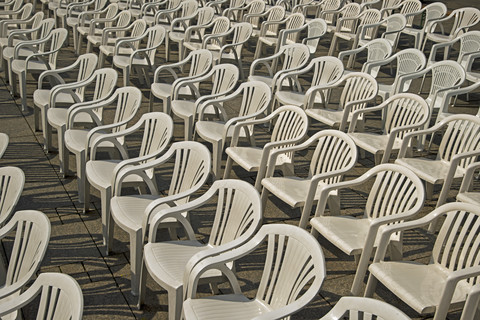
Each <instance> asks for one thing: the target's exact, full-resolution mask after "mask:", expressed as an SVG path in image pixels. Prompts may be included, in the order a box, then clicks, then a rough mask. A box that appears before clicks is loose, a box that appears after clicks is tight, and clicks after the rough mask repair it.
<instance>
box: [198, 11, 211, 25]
mask: <svg viewBox="0 0 480 320" xmlns="http://www.w3.org/2000/svg"><path fill="white" fill-rule="evenodd" d="M214 16H215V10H214V9H213V8H212V7H202V8H199V9H198V11H197V23H196V24H197V25H198V26H203V25H206V24H208V23H210V22H211V21H212V20H213V17H214Z"/></svg>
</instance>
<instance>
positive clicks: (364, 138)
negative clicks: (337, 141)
mask: <svg viewBox="0 0 480 320" xmlns="http://www.w3.org/2000/svg"><path fill="white" fill-rule="evenodd" d="M348 135H349V136H350V137H351V138H352V139H353V141H355V144H356V145H357V146H358V147H360V148H362V149H364V150H367V151H368V152H370V153H373V154H376V153H379V152H381V153H383V151H384V150H385V149H386V147H387V143H388V140H389V135H380V134H375V133H366V132H365V133H364V132H352V133H349V134H348ZM401 144H402V140H401V139H398V138H397V139H395V141H394V142H393V146H392V150H400V146H401Z"/></svg>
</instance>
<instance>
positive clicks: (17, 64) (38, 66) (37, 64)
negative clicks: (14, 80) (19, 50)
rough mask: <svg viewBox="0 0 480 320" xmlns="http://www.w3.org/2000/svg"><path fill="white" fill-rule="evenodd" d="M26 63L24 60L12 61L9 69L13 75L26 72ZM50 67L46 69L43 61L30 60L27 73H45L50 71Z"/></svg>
mask: <svg viewBox="0 0 480 320" xmlns="http://www.w3.org/2000/svg"><path fill="white" fill-rule="evenodd" d="M26 67H27V66H26V61H25V60H13V62H12V65H11V68H12V72H13V73H21V72H24V71H25V70H26ZM50 69H51V68H50V67H47V65H45V63H43V61H39V60H35V59H32V60H30V61H28V70H29V71H37V72H40V71H46V70H50Z"/></svg>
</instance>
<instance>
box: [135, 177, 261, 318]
mask: <svg viewBox="0 0 480 320" xmlns="http://www.w3.org/2000/svg"><path fill="white" fill-rule="evenodd" d="M212 200H215V201H216V209H215V208H212V207H211V201H212ZM202 208H203V209H207V210H208V211H209V212H212V213H214V220H213V225H212V229H211V233H210V234H209V237H208V242H207V243H202V242H199V241H198V240H197V239H196V238H195V233H194V231H193V230H194V229H193V227H192V226H191V225H190V224H189V222H188V221H186V220H184V218H183V216H184V214H185V212H188V215H189V216H191V215H194V214H195V210H198V209H202ZM172 217H178V219H179V220H183V221H185V222H184V223H185V224H186V225H185V226H184V229H185V233H186V234H187V237H188V239H187V240H182V241H178V240H176V239H172V240H173V241H161V242H158V241H156V234H157V229H158V226H159V225H160V226H161V225H162V221H163V220H165V219H171V218H172ZM261 221H262V205H261V202H260V196H259V194H258V192H257V191H256V190H255V188H253V187H252V185H250V184H248V183H247V182H245V181H241V180H219V181H216V182H214V183H213V185H212V187H211V188H210V189H209V190H208V191H207V192H206V193H205V194H203V195H202V196H201V197H200V198H198V199H195V200H194V201H192V202H189V203H186V204H183V205H179V206H177V207H173V208H168V209H164V210H162V211H160V212H158V213H157V214H156V215H155V216H153V218H152V222H151V225H150V230H149V232H148V234H149V241H148V243H147V244H146V245H145V248H144V259H145V261H144V268H143V270H142V286H141V289H140V301H139V305H141V304H142V303H143V301H142V300H143V299H144V295H145V289H146V288H145V282H146V277H147V272H148V274H150V276H151V277H152V278H153V279H154V280H155V281H156V282H157V283H158V284H160V285H161V286H162V287H163V288H165V289H166V290H167V292H168V317H169V319H180V315H181V311H182V303H183V294H184V292H183V289H184V288H183V277H184V272H185V271H187V270H188V271H189V270H191V269H193V268H194V267H195V266H196V265H198V264H199V263H200V262H202V261H203V260H205V259H206V258H208V257H209V256H211V255H217V254H219V253H221V252H225V251H229V250H230V249H234V248H235V247H238V246H239V245H241V244H242V243H243V242H245V241H246V240H248V239H249V238H251V237H252V236H253V235H254V233H255V231H256V230H257V229H258V228H259V227H260V225H261ZM225 280H226V279H224V277H222V273H221V272H219V271H217V272H209V273H206V274H203V276H202V278H201V281H202V282H210V283H216V282H224V281H225Z"/></svg>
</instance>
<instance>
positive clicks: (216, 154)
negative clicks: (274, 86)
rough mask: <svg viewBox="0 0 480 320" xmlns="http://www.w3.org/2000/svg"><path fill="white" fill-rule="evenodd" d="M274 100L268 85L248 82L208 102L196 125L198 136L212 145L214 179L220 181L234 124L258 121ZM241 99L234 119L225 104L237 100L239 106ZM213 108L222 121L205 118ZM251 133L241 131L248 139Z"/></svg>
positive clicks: (201, 110) (202, 106)
mask: <svg viewBox="0 0 480 320" xmlns="http://www.w3.org/2000/svg"><path fill="white" fill-rule="evenodd" d="M271 97H272V93H271V91H270V87H269V86H268V85H266V84H265V83H263V82H260V81H248V82H244V83H242V84H241V85H240V87H239V88H238V89H237V90H235V92H233V93H232V94H230V95H227V96H225V97H221V98H217V99H214V100H208V101H205V103H203V104H202V105H201V106H200V108H199V115H198V121H197V123H196V125H195V134H196V135H198V136H199V137H200V138H202V139H203V140H205V141H207V142H208V143H211V144H212V153H213V174H214V177H215V178H220V169H221V164H222V154H223V149H224V147H225V144H226V143H227V139H229V138H231V137H232V134H233V127H234V126H235V124H237V123H239V122H240V121H244V120H250V119H255V118H256V117H257V116H259V115H260V114H262V113H263V112H264V111H265V110H266V109H267V107H268V105H269V104H270V100H271ZM239 98H241V102H240V105H239V106H238V107H236V108H235V110H236V111H238V113H237V114H236V115H235V116H233V117H229V115H228V114H227V112H226V111H225V109H224V108H223V103H225V102H228V101H232V102H233V101H234V100H235V103H237V104H238V102H239V101H238V100H237V99H239ZM212 107H213V108H215V109H216V111H217V112H216V113H218V114H219V119H218V120H214V121H212V120H210V121H208V119H206V118H207V116H208V114H205V110H209V109H211V108H212ZM252 130H253V128H248V127H246V128H245V130H244V131H242V132H241V134H242V137H245V138H247V139H250V138H253V136H252V132H251V131H252ZM251 142H252V141H251Z"/></svg>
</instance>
